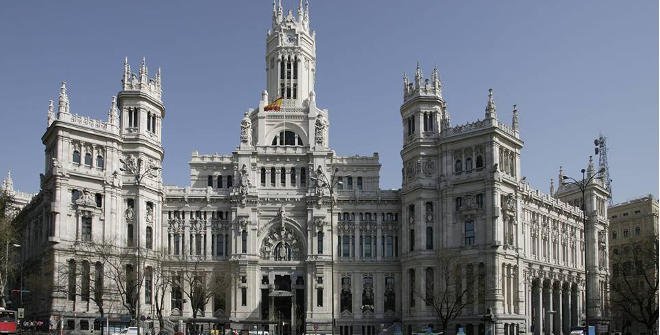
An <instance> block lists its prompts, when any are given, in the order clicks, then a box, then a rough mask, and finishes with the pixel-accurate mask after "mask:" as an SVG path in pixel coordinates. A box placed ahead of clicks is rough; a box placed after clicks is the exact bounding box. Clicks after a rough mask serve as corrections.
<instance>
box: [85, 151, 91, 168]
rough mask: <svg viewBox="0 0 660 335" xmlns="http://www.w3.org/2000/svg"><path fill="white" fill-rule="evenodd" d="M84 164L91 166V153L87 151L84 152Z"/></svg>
mask: <svg viewBox="0 0 660 335" xmlns="http://www.w3.org/2000/svg"><path fill="white" fill-rule="evenodd" d="M85 165H87V166H89V167H91V166H92V154H90V153H89V152H88V153H86V154H85Z"/></svg>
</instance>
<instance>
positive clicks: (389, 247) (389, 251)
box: [385, 236, 394, 257]
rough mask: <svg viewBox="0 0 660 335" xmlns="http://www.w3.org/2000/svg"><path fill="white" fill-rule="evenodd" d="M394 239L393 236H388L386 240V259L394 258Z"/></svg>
mask: <svg viewBox="0 0 660 335" xmlns="http://www.w3.org/2000/svg"><path fill="white" fill-rule="evenodd" d="M393 242H394V241H393V238H392V236H387V237H386V238H385V257H392V256H394V245H393Z"/></svg>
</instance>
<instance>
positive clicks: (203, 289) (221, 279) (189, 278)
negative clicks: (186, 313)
mask: <svg viewBox="0 0 660 335" xmlns="http://www.w3.org/2000/svg"><path fill="white" fill-rule="evenodd" d="M200 260H201V258H193V257H190V256H189V257H186V258H184V259H182V260H181V262H180V263H179V266H180V268H179V269H180V275H181V276H180V279H181V281H182V282H181V284H180V288H181V289H182V291H183V294H184V295H185V297H186V298H187V299H188V301H190V305H191V307H192V312H193V320H194V319H197V316H198V315H199V312H200V311H203V310H204V308H205V306H206V304H208V302H209V301H210V300H211V299H212V298H213V297H214V296H217V295H219V294H222V293H224V292H225V291H226V290H227V288H228V287H229V285H230V283H231V278H230V276H229V274H228V273H226V272H223V271H214V269H212V268H209V267H208V266H204V264H203V263H202V262H201V261H200ZM193 323H194V321H193Z"/></svg>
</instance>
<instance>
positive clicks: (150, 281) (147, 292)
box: [144, 268, 153, 305]
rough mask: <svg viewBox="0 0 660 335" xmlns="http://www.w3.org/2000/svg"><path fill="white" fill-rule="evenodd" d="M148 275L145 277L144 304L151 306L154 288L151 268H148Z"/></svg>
mask: <svg viewBox="0 0 660 335" xmlns="http://www.w3.org/2000/svg"><path fill="white" fill-rule="evenodd" d="M146 272H147V273H146V275H145V276H144V303H145V304H147V305H150V304H151V288H152V286H153V273H152V270H151V268H147V271H146Z"/></svg>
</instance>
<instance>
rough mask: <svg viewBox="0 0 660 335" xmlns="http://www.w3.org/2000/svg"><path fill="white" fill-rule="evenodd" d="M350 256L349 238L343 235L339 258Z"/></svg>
mask: <svg viewBox="0 0 660 335" xmlns="http://www.w3.org/2000/svg"><path fill="white" fill-rule="evenodd" d="M350 256H351V237H350V236H348V235H344V236H343V237H342V245H341V257H350Z"/></svg>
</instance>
